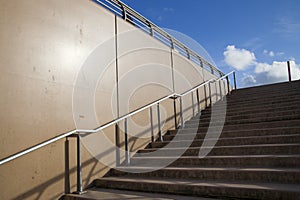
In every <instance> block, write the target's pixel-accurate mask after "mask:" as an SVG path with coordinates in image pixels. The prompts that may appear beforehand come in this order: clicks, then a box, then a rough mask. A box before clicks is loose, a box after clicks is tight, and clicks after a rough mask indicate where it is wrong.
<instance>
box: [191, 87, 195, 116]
mask: <svg viewBox="0 0 300 200" xmlns="http://www.w3.org/2000/svg"><path fill="white" fill-rule="evenodd" d="M191 97H192V111H193V117H194V116H195V107H194V105H195V102H194V93H193V92H191Z"/></svg>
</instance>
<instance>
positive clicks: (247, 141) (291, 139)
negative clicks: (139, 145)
mask: <svg viewBox="0 0 300 200" xmlns="http://www.w3.org/2000/svg"><path fill="white" fill-rule="evenodd" d="M221 138H222V139H220V138H219V139H218V141H217V143H216V146H229V145H255V144H280V143H284V144H292V143H300V134H299V135H295V136H294V135H293V136H287V137H285V136H283V137H272V136H271V137H263V138H260V137H257V138H255V137H253V138H237V139H236V138H234V139H223V137H221ZM169 141H170V140H169ZM202 143H203V140H200V141H199V140H196V141H193V142H192V141H188V142H186V141H178V142H174V141H173V142H172V144H169V145H171V146H170V147H172V148H177V147H179V148H180V147H186V146H188V145H189V144H191V145H190V147H200V146H201V145H202ZM167 144H168V141H165V143H161V142H153V143H151V147H152V148H161V147H164V146H165V145H167Z"/></svg>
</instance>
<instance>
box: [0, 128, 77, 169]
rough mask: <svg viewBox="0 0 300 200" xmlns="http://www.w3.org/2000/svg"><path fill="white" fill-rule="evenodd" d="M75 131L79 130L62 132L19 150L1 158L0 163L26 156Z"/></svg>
mask: <svg viewBox="0 0 300 200" xmlns="http://www.w3.org/2000/svg"><path fill="white" fill-rule="evenodd" d="M75 133H77V130H72V131H69V132H67V133H64V134H62V135H59V136H57V137H54V138H52V139H50V140H47V141H45V142H42V143H40V144H37V145H35V146H33V147H30V148H28V149H25V150H23V151H21V152H19V153H16V154H13V155H11V156H8V157H6V158H4V159H2V160H0V165H2V164H4V163H7V162H9V161H11V160H14V159H16V158H19V157H21V156H24V155H26V154H28V153H30V152H32V151H35V150H37V149H40V148H42V147H44V146H47V145H48V144H51V143H53V142H56V141H58V140H60V139H63V138H65V137H68V136H70V135H73V134H75Z"/></svg>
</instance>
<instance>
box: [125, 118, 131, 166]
mask: <svg viewBox="0 0 300 200" xmlns="http://www.w3.org/2000/svg"><path fill="white" fill-rule="evenodd" d="M127 125H128V124H127V118H126V119H125V120H124V132H125V162H126V164H127V165H129V164H130V152H129V148H128V127H127Z"/></svg>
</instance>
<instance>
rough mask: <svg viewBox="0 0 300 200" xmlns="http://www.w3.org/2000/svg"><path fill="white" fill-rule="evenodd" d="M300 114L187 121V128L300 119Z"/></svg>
mask: <svg viewBox="0 0 300 200" xmlns="http://www.w3.org/2000/svg"><path fill="white" fill-rule="evenodd" d="M299 119H300V115H290V116H274V117H268V118H267V117H266V118H252V119H241V120H232V121H224V122H222V121H217V120H214V121H212V122H200V123H195V124H191V123H187V124H185V128H198V127H200V128H201V127H207V126H212V127H213V126H226V125H240V126H243V125H244V124H247V125H248V124H252V123H261V122H276V121H287V120H299Z"/></svg>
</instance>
